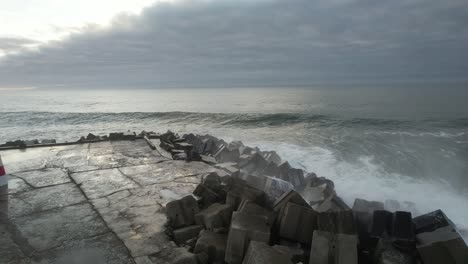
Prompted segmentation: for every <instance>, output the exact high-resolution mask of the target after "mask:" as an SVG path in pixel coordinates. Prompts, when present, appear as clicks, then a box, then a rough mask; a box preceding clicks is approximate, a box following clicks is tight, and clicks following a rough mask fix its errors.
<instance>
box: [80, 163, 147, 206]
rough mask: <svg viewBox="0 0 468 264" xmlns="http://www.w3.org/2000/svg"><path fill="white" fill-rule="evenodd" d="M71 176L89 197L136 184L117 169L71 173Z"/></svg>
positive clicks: (135, 185)
mask: <svg viewBox="0 0 468 264" xmlns="http://www.w3.org/2000/svg"><path fill="white" fill-rule="evenodd" d="M71 176H72V178H73V179H74V180H75V182H76V183H77V184H79V185H80V187H81V189H82V190H83V192H84V193H85V194H86V196H87V197H88V198H89V199H95V198H100V197H104V196H107V195H109V194H111V193H115V192H118V191H121V190H125V189H130V188H136V187H138V185H137V184H136V183H135V182H134V181H132V180H131V179H129V178H128V177H126V176H125V175H124V174H122V173H121V172H120V170H118V169H107V170H96V171H88V172H79V173H73V174H72V175H71Z"/></svg>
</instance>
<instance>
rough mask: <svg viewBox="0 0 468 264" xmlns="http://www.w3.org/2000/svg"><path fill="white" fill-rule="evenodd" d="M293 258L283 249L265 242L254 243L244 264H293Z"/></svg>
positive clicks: (250, 246) (251, 243)
mask: <svg viewBox="0 0 468 264" xmlns="http://www.w3.org/2000/svg"><path fill="white" fill-rule="evenodd" d="M291 258H292V256H291V254H288V252H285V250H283V249H282V248H280V249H278V248H275V247H271V246H269V245H267V244H266V243H263V242H257V241H252V242H250V244H249V247H248V250H247V253H246V254H245V258H244V261H243V262H242V264H287V263H291V264H292V263H293V262H292V261H291Z"/></svg>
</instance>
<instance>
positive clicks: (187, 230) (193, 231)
mask: <svg viewBox="0 0 468 264" xmlns="http://www.w3.org/2000/svg"><path fill="white" fill-rule="evenodd" d="M202 229H203V226H201V225H191V226H187V227H182V228H179V229H176V230H174V231H173V236H174V241H175V242H176V243H177V244H178V245H180V244H182V243H184V242H186V241H187V240H189V239H191V238H194V237H197V236H198V234H199V233H200V231H201V230H202Z"/></svg>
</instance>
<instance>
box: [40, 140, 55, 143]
mask: <svg viewBox="0 0 468 264" xmlns="http://www.w3.org/2000/svg"><path fill="white" fill-rule="evenodd" d="M55 143H57V141H56V140H55V139H43V140H41V144H55Z"/></svg>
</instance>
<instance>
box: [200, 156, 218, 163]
mask: <svg viewBox="0 0 468 264" xmlns="http://www.w3.org/2000/svg"><path fill="white" fill-rule="evenodd" d="M200 157H201V161H203V162H205V163H207V164H210V165H215V164H216V163H218V162H217V161H216V159H215V158H213V157H211V156H206V155H200Z"/></svg>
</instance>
